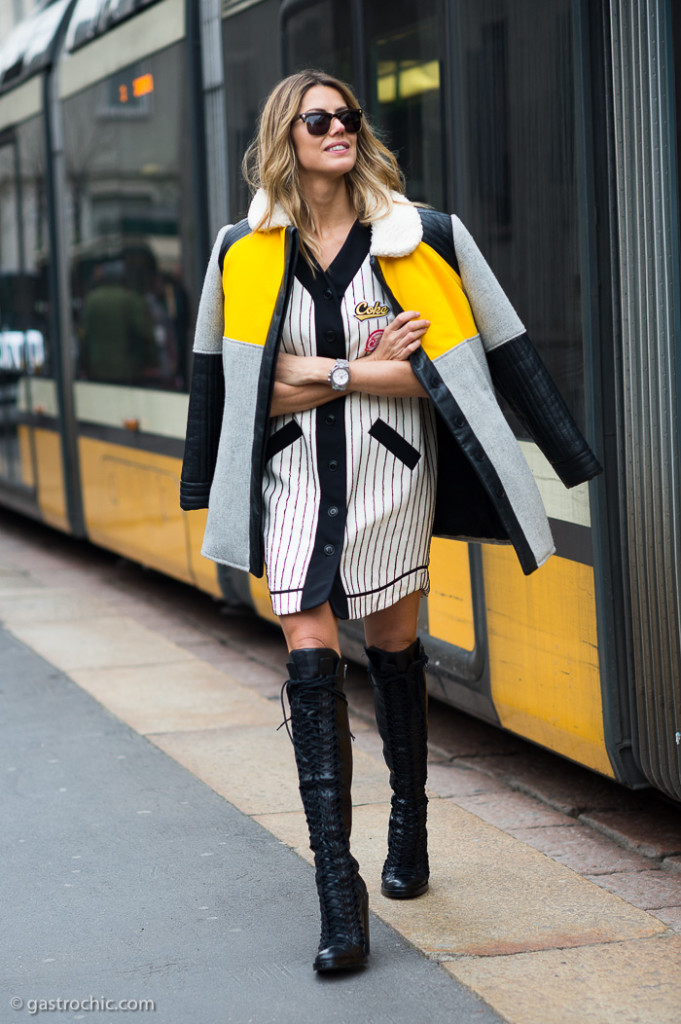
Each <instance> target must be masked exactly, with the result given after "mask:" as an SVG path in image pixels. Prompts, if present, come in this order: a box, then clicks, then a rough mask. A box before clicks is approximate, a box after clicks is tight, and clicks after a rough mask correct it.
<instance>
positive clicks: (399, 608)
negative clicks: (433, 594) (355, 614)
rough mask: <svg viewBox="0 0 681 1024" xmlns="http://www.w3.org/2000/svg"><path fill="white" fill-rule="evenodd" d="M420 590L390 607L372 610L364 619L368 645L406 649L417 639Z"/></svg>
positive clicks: (387, 648)
mask: <svg viewBox="0 0 681 1024" xmlns="http://www.w3.org/2000/svg"><path fill="white" fill-rule="evenodd" d="M421 597H422V593H421V591H420V590H417V591H415V592H414V593H413V594H407V596H406V597H403V598H402V599H401V600H400V601H398V602H397V603H396V604H393V605H391V606H390V608H383V609H382V610H381V611H380V612H372V613H371V615H367V616H366V617H365V619H364V636H365V637H366V643H367V647H380V648H381V650H382V651H404V650H406V648H407V647H410V646H411V644H413V643H414V641H415V640H416V631H417V627H418V618H419V605H420V603H421Z"/></svg>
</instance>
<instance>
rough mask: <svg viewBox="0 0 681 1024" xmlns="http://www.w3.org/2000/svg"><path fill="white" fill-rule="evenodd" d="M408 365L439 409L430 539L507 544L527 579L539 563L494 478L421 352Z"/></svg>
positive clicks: (397, 307) (376, 270)
mask: <svg viewBox="0 0 681 1024" xmlns="http://www.w3.org/2000/svg"><path fill="white" fill-rule="evenodd" d="M371 266H372V269H373V271H374V274H376V277H377V278H378V280H379V281H380V282H381V284H382V285H383V287H384V289H385V293H386V295H387V296H388V300H389V302H390V304H391V306H392V309H393V313H395V314H396V315H397V313H399V312H401V307H400V304H399V302H398V301H397V299H396V298H395V296H394V295H393V294H392V292H391V290H390V288H389V287H388V285H387V283H386V280H385V278H384V276H383V273H382V271H381V267H380V264H379V262H378V260H377V259H376V258H375V257H373V258H372V260H371ZM409 362H410V363H411V366H412V369H413V371H414V374H415V375H416V377H417V379H418V380H419V381H420V383H421V384H422V385H423V387H424V388H425V389H426V391H427V392H428V394H429V395H430V397H431V399H432V401H433V402H434V404H435V408H436V410H437V425H438V474H437V497H436V502H435V522H434V524H433V535H434V536H436V537H451V538H457V537H475V538H476V539H478V540H510V541H511V543H512V544H513V547H514V548H515V550H516V554H517V555H518V560H519V561H520V565H521V566H522V570H523V572H524V573H525V574H526V575H529V573H531V572H534V570H535V569H536V568H537V560H536V558H535V557H534V554H533V552H532V549H531V547H530V545H529V544H528V543H527V540H526V538H525V534H524V533H523V531H522V529H521V527H520V524H519V522H518V519H517V517H516V515H515V512H514V511H513V507H512V505H511V503H510V501H509V500H508V497H507V495H506V492H505V490H504V488H503V486H502V483H501V480H500V479H499V475H498V473H497V472H496V470H495V469H494V466H493V465H492V463H491V462H490V461H489V459H488V458H487V456H486V455H485V452H484V451H483V449H482V448H481V446H480V444H479V442H478V440H477V438H476V436H475V434H474V433H473V430H472V429H471V426H470V424H469V423H468V420H467V419H466V417H465V416H464V414H463V412H462V411H461V409H460V407H459V405H458V403H457V402H456V401H455V399H454V397H453V395H452V394H451V392H450V391H449V389H448V387H447V385H446V384H445V382H444V381H443V380H442V377H441V376H440V374H439V373H438V371H437V370H436V369H435V367H434V366H433V364H432V362H431V361H430V359H429V358H428V356H427V355H426V353H425V352H424V351H423V349H422V348H418V349H417V350H416V352H414V353H413V355H411V356H410V358H409Z"/></svg>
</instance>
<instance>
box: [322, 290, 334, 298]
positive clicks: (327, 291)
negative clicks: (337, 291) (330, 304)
mask: <svg viewBox="0 0 681 1024" xmlns="http://www.w3.org/2000/svg"><path fill="white" fill-rule="evenodd" d="M324 298H325V299H332V298H333V292H332V291H331V289H330V288H327V289H326V291H325V292H324Z"/></svg>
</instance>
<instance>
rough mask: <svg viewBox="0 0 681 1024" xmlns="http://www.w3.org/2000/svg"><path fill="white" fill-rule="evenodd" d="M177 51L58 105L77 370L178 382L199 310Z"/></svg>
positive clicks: (181, 384) (159, 383) (145, 381)
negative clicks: (61, 118) (61, 114)
mask: <svg viewBox="0 0 681 1024" xmlns="http://www.w3.org/2000/svg"><path fill="white" fill-rule="evenodd" d="M186 80H187V75H186V69H185V56H184V48H183V47H182V46H175V47H172V48H170V49H168V50H166V51H164V52H163V53H160V54H156V55H154V56H152V57H149V58H147V59H145V60H144V62H143V63H140V64H135V65H131V66H129V67H128V68H125V69H123V70H122V71H118V72H116V74H115V75H112V76H111V77H110V78H108V79H105V80H103V81H101V82H99V83H98V84H97V85H95V86H92V87H91V88H89V89H87V90H85V91H83V92H82V93H79V94H78V95H76V96H73V97H71V98H69V99H67V100H66V101H65V103H64V134H65V155H66V178H67V191H68V208H67V218H68V229H69V236H70V242H71V291H72V301H73V320H74V327H75V332H76V346H77V350H78V376H79V377H80V378H81V379H85V380H92V381H99V382H106V383H116V384H131V385H135V386H146V387H158V388H173V389H184V388H186V385H187V361H188V355H189V351H190V346H191V334H192V327H193V318H194V314H195V309H196V301H195V294H196V267H195V264H194V246H193V243H194V216H193V203H192V201H191V197H192V195H193V180H192V169H191V152H190V146H189V145H188V142H187V140H188V139H189V138H190V131H189V110H188V102H187V101H188V97H187V90H186V89H185V82H186Z"/></svg>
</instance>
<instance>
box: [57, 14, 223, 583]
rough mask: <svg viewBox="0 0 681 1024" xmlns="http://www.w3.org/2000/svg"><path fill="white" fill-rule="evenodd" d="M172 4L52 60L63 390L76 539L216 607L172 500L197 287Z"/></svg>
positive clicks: (181, 58) (211, 574) (207, 573)
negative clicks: (76, 462) (73, 427)
mask: <svg viewBox="0 0 681 1024" xmlns="http://www.w3.org/2000/svg"><path fill="white" fill-rule="evenodd" d="M180 6H181V5H179V4H178V2H177V0H166V2H164V3H160V4H157V5H156V6H155V7H153V8H150V9H149V10H148V11H145V12H144V13H143V14H140V15H139V16H138V17H137V18H135V19H132V20H131V21H130V22H128V23H125V24H124V25H123V26H120V27H118V28H116V29H113V30H112V31H110V32H107V33H106V34H105V35H103V36H102V37H100V38H99V39H96V40H94V41H93V42H92V43H89V44H87V45H86V46H83V47H81V48H80V49H77V50H76V51H75V52H74V53H72V54H70V55H69V56H68V57H66V58H65V62H64V68H63V72H62V74H61V79H60V93H61V102H62V116H63V122H64V140H65V159H66V179H67V180H66V187H67V193H68V195H67V204H66V205H67V225H66V233H67V238H68V240H69V257H70V272H69V279H70V289H71V294H70V302H71V309H72V312H73V330H74V347H75V349H76V350H77V370H76V375H77V380H76V381H75V385H74V386H75V400H76V417H77V421H78V434H79V441H78V448H79V458H80V473H81V486H82V495H83V506H84V516H85V523H86V530H87V534H88V536H89V537H90V538H91V539H92V540H94V541H95V542H96V543H98V544H101V545H103V546H106V547H109V548H112V549H113V550H116V551H119V552H121V554H124V555H126V556H127V557H130V558H133V559H135V560H137V561H139V562H141V563H142V564H144V565H148V566H151V567H153V568H155V569H158V570H159V571H162V572H165V573H168V574H170V575H173V576H175V577H177V578H179V579H181V580H184V581H186V582H192V583H195V584H196V585H197V586H199V587H201V588H202V589H204V590H207V591H208V592H210V593H213V594H216V595H217V594H219V592H220V591H219V586H218V582H217V571H216V568H215V566H214V565H212V564H211V563H208V562H206V560H205V559H203V558H201V556H200V553H199V550H200V536H199V534H200V531H199V529H197V523H196V520H195V518H190V517H187V516H186V515H184V514H183V513H182V512H181V511H180V508H179V499H178V495H179V476H180V470H181V459H182V448H183V435H184V427H185V423H186V409H187V394H186V391H187V382H188V377H189V373H190V366H189V357H190V352H191V340H192V334H193V325H194V317H195V311H196V279H197V276H198V270H197V267H196V265H195V262H196V261H195V257H194V246H193V241H194V234H195V224H194V219H193V209H194V208H193V203H192V201H191V199H190V197H191V196H192V195H193V190H194V187H195V185H194V180H193V172H192V163H191V158H190V157H191V154H190V153H189V147H188V145H187V139H188V138H190V132H189V110H190V96H189V90H188V88H187V81H188V79H187V75H186V49H185V40H184V38H183V33H184V21H183V18H182V17H180V16H179V8H180ZM169 16H170V20H171V21H172V19H173V18H174V20H175V29H174V35H173V33H172V32H170V30H169V27H168V23H169ZM133 30H134V31H133ZM158 40H165V41H166V42H169V43H170V44H171V45H168V46H166V47H165V48H164V49H162V50H161V51H160V52H159V51H158V49H157V47H158V42H157V41H158ZM102 69H107V71H108V73H107V74H106V76H105V77H104V76H103V75H102Z"/></svg>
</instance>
